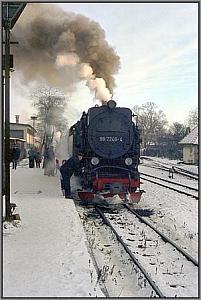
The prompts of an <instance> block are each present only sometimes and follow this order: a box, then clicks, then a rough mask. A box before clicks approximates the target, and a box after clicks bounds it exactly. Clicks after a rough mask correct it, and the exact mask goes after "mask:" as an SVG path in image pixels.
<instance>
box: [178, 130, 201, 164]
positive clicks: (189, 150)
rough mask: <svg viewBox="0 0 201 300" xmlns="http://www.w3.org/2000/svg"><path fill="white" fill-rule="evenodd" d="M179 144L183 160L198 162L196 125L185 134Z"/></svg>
mask: <svg viewBox="0 0 201 300" xmlns="http://www.w3.org/2000/svg"><path fill="white" fill-rule="evenodd" d="M179 144H181V145H182V147H183V161H184V163H186V164H193V165H194V164H195V165H197V164H198V127H195V128H194V129H193V130H192V131H191V132H190V133H189V134H187V135H186V136H185V137H184V138H183V139H182V140H181V141H180V142H179Z"/></svg>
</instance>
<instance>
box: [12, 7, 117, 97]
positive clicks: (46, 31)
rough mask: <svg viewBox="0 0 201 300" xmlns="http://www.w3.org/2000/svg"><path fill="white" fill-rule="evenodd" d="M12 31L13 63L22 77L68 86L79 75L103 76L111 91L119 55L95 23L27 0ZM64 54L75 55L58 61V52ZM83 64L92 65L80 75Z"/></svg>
mask: <svg viewBox="0 0 201 300" xmlns="http://www.w3.org/2000/svg"><path fill="white" fill-rule="evenodd" d="M12 34H13V35H14V38H15V39H16V40H17V41H18V42H19V45H18V46H17V47H15V48H14V51H13V52H14V53H13V54H14V55H15V67H16V69H18V70H20V71H22V72H23V75H24V80H25V81H32V80H38V81H40V80H41V78H43V79H45V80H47V82H48V83H49V84H53V85H55V86H60V87H62V88H65V89H68V88H69V89H70V88H72V86H74V85H75V84H76V82H78V81H79V80H81V79H86V80H87V81H88V80H94V79H96V78H97V79H98V78H103V79H104V81H105V84H106V88H108V89H109V92H110V93H112V91H113V88H114V87H115V81H114V77H113V75H114V74H115V73H117V71H118V69H119V57H118V55H117V54H116V53H115V51H114V49H113V48H112V47H110V46H109V44H108V42H107V41H106V39H105V32H104V30H103V29H102V28H101V27H100V25H99V24H98V23H96V22H94V21H92V20H90V19H89V18H87V17H85V16H82V15H76V14H74V13H68V12H65V11H63V10H61V9H60V8H59V7H57V6H55V5H50V4H38V3H34V4H27V6H26V8H25V10H24V12H23V14H22V15H21V16H20V18H19V20H18V22H17V23H16V25H15V27H14V29H13V32H12ZM65 55H69V56H70V57H71V58H72V57H73V58H76V59H75V60H76V62H75V63H74V62H73V61H72V59H70V61H69V62H65V63H64V64H63V65H62V63H60V65H58V64H57V63H56V61H58V56H65ZM85 64H86V66H89V67H90V68H92V74H91V75H90V76H88V75H87V76H86V77H81V76H80V68H81V67H83V65H85ZM88 86H89V85H88ZM95 92H97V90H96V88H95Z"/></svg>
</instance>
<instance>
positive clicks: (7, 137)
mask: <svg viewBox="0 0 201 300" xmlns="http://www.w3.org/2000/svg"><path fill="white" fill-rule="evenodd" d="M4 28H5V153H4V155H5V201H6V203H5V204H6V205H5V208H6V220H7V221H9V220H10V217H11V215H10V214H11V213H10V22H9V21H5V27H4Z"/></svg>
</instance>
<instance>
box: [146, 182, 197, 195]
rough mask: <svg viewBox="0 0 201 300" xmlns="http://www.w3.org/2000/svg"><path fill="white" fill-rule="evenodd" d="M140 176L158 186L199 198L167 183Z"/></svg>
mask: <svg viewBox="0 0 201 300" xmlns="http://www.w3.org/2000/svg"><path fill="white" fill-rule="evenodd" d="M140 178H141V179H144V180H147V181H149V182H151V183H154V184H158V185H160V186H163V187H166V188H168V189H170V190H173V191H176V192H178V193H180V194H184V195H187V196H190V197H193V198H195V199H199V197H198V196H195V195H192V194H189V193H186V192H184V191H181V190H178V189H175V188H173V187H170V186H168V185H165V184H162V183H159V182H156V181H153V180H150V179H147V178H144V177H140Z"/></svg>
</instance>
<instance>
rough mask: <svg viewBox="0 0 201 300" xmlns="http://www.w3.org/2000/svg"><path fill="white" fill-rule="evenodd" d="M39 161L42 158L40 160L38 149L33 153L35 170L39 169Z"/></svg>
mask: <svg viewBox="0 0 201 300" xmlns="http://www.w3.org/2000/svg"><path fill="white" fill-rule="evenodd" d="M41 160H42V158H41V154H40V151H39V149H37V150H36V153H35V163H36V168H40V164H41Z"/></svg>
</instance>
